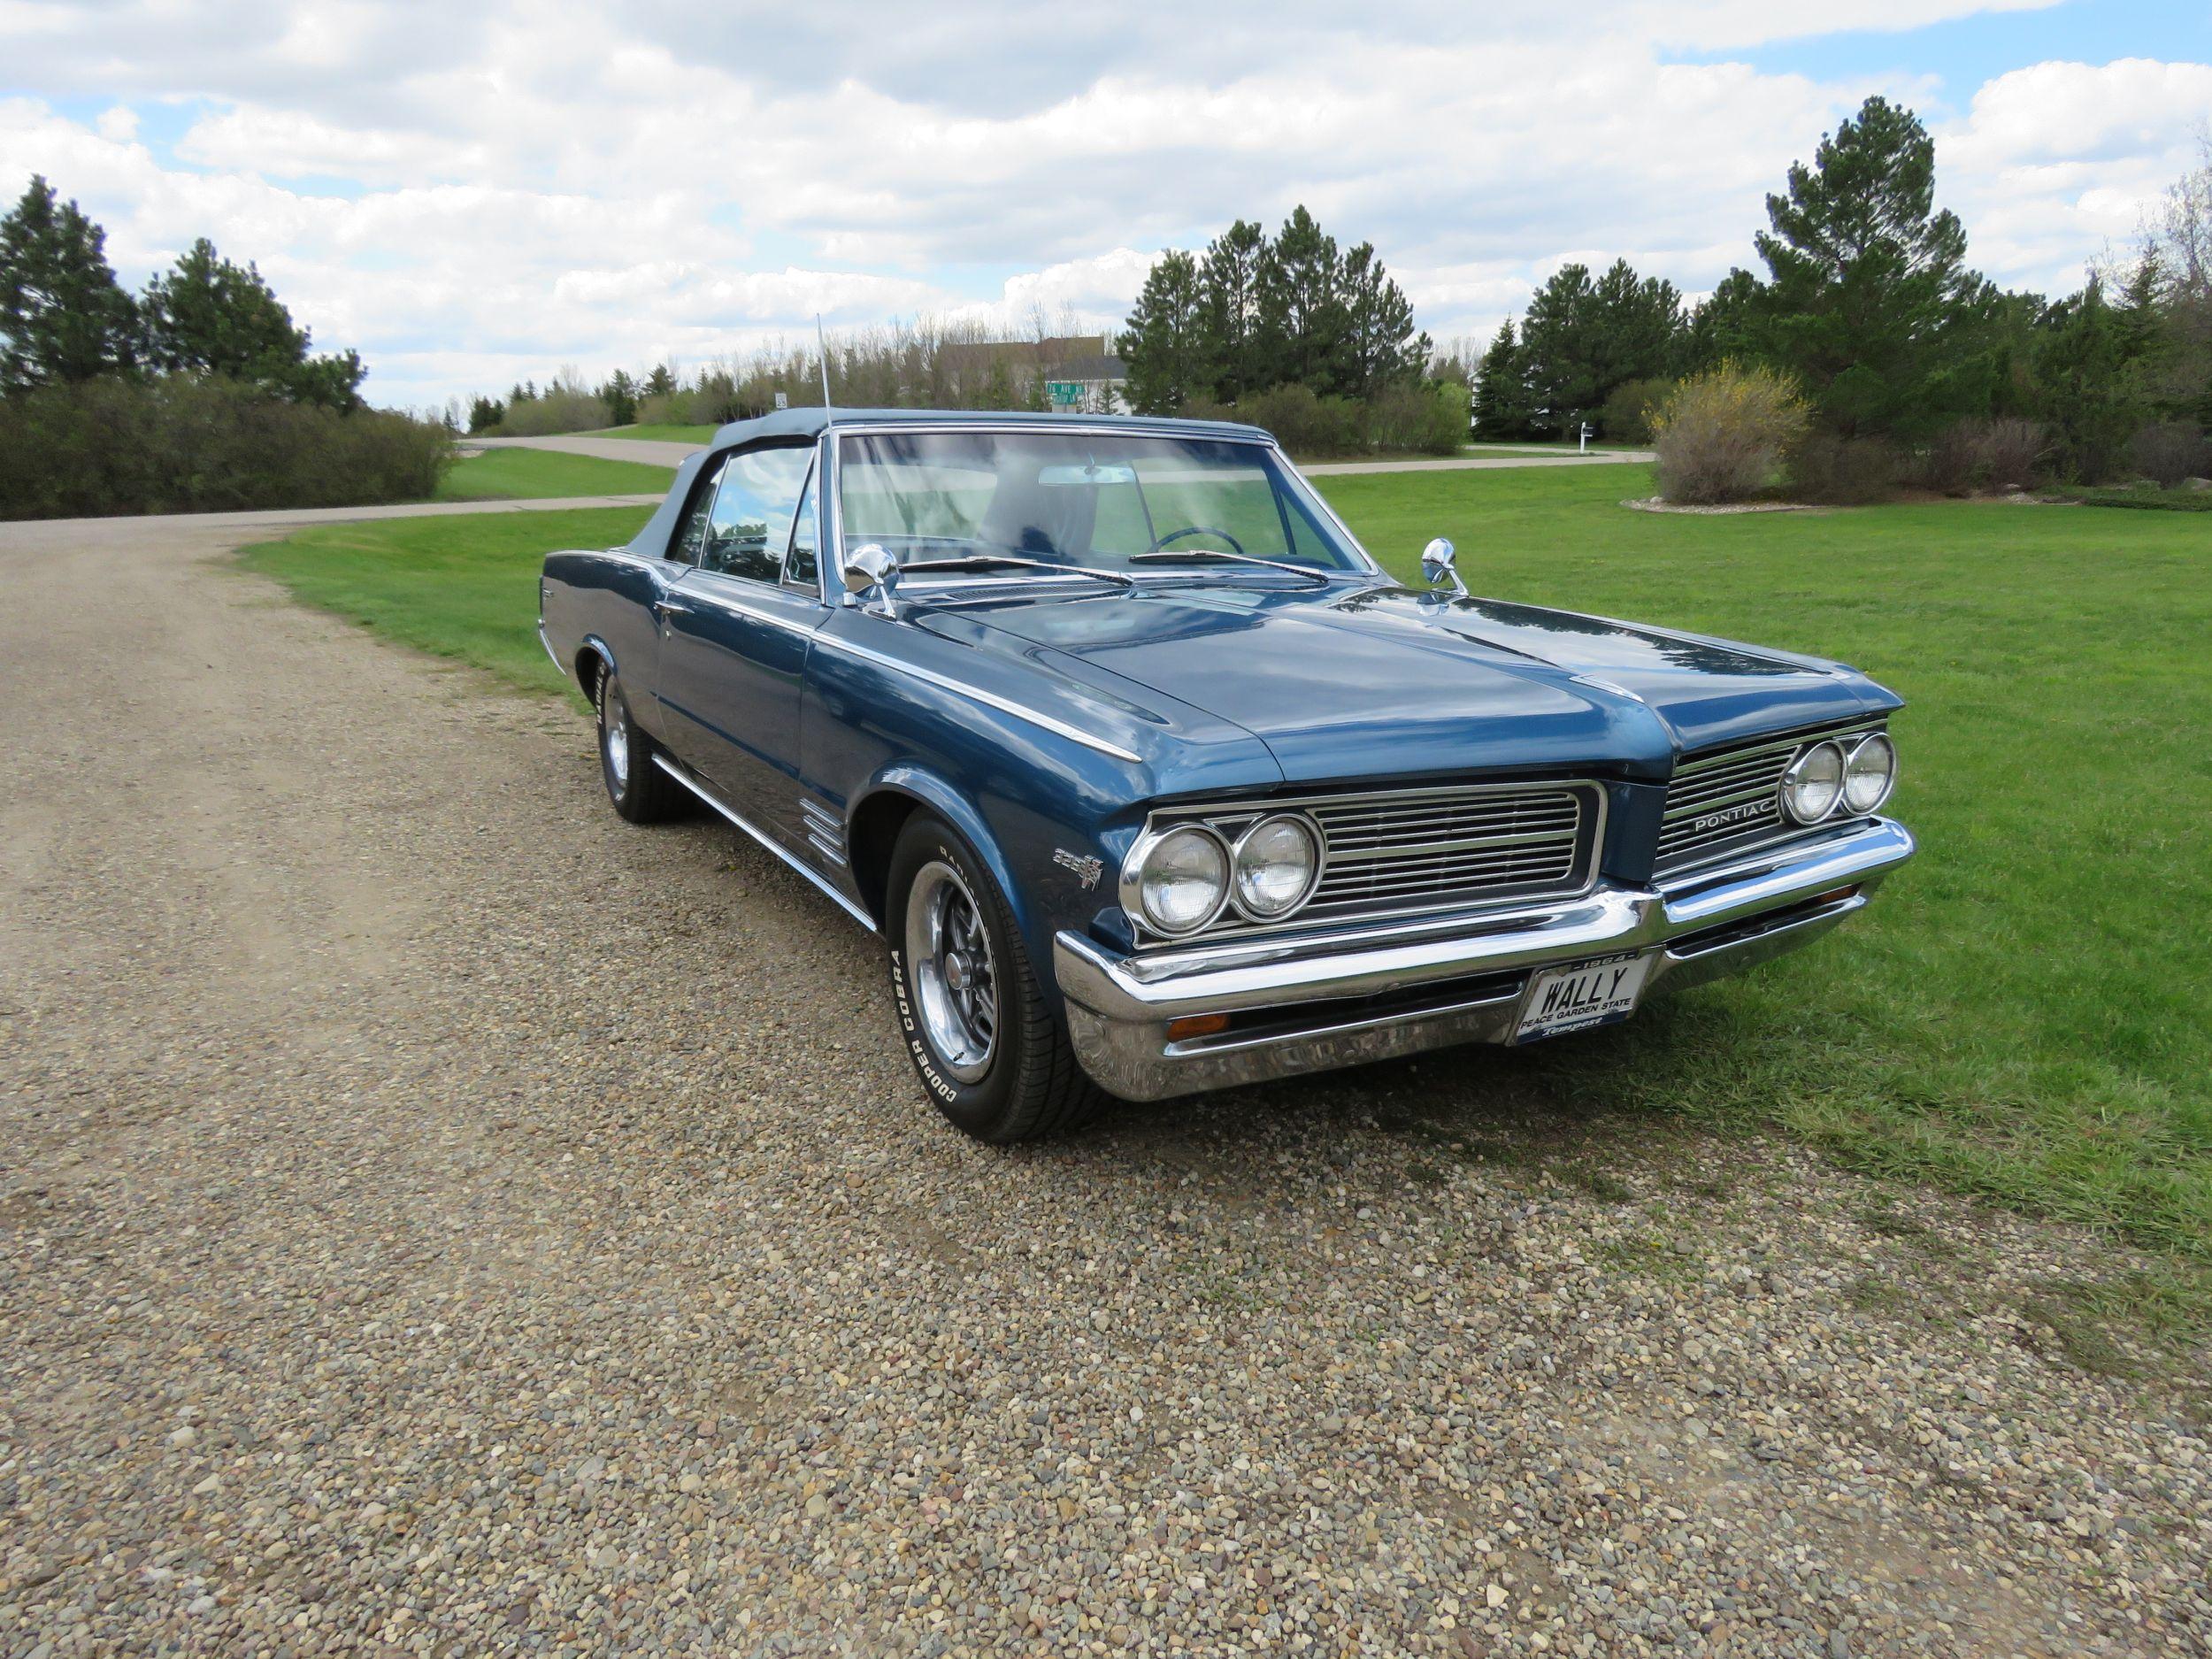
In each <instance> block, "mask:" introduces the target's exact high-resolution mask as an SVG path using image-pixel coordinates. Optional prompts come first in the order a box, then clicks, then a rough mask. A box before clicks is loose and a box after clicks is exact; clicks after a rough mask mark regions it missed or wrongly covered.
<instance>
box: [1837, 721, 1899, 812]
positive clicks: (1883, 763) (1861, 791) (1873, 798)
mask: <svg viewBox="0 0 2212 1659" xmlns="http://www.w3.org/2000/svg"><path fill="white" fill-rule="evenodd" d="M1895 787H1897V745H1896V744H1894V743H1893V742H1891V741H1889V738H1888V736H1887V735H1886V733H1881V732H1877V733H1874V734H1873V735H1872V736H1870V737H1867V738H1863V739H1862V740H1861V741H1860V742H1859V745H1858V747H1857V748H1856V749H1853V750H1852V751H1851V757H1850V758H1849V759H1848V760H1847V761H1846V762H1845V763H1844V767H1843V810H1845V811H1847V812H1848V813H1850V814H1852V815H1853V816H1854V817H1857V816H1859V815H1861V814H1863V813H1867V812H1871V811H1873V810H1874V809H1875V808H1877V807H1878V806H1880V805H1881V804H1882V803H1883V802H1885V801H1886V800H1888V799H1889V792H1890V791H1891V790H1893V789H1894V788H1895Z"/></svg>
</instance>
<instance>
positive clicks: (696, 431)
mask: <svg viewBox="0 0 2212 1659" xmlns="http://www.w3.org/2000/svg"><path fill="white" fill-rule="evenodd" d="M717 430H718V428H716V427H713V426H610V427H608V428H607V429H606V430H605V431H604V432H593V433H587V434H585V435H586V436H587V437H592V438H643V439H645V440H647V441H648V442H653V443H704V442H706V441H707V440H708V439H709V438H711V437H712V436H714V434H715V433H716V431H717Z"/></svg>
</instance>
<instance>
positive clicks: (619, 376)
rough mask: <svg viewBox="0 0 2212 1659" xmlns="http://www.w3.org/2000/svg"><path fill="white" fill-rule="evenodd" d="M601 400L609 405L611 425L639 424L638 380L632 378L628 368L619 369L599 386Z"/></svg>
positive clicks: (608, 415)
mask: <svg viewBox="0 0 2212 1659" xmlns="http://www.w3.org/2000/svg"><path fill="white" fill-rule="evenodd" d="M599 401H600V402H601V403H604V404H606V406H607V424H608V425H609V426H635V425H636V424H637V382H636V381H635V380H632V379H631V378H630V372H629V370H627V369H617V370H616V371H615V372H614V373H613V374H611V376H609V377H608V380H607V383H606V384H605V385H604V386H603V387H601V388H599Z"/></svg>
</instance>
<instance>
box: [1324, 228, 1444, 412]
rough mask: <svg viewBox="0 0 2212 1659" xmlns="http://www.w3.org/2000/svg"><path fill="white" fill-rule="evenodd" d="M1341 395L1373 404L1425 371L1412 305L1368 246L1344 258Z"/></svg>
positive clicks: (1425, 342) (1425, 351) (1425, 350)
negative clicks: (1348, 394)
mask: <svg viewBox="0 0 2212 1659" xmlns="http://www.w3.org/2000/svg"><path fill="white" fill-rule="evenodd" d="M1342 294H1343V302H1344V360H1343V363H1342V365H1341V366H1340V371H1339V373H1338V376H1337V380H1338V383H1339V384H1340V386H1341V387H1342V388H1343V389H1344V390H1346V391H1348V392H1351V393H1353V394H1355V395H1356V396H1361V397H1368V398H1371V397H1373V396H1376V395H1377V394H1378V393H1379V392H1381V391H1382V390H1383V389H1384V388H1386V387H1391V386H1402V385H1406V384H1409V383H1410V382H1412V381H1414V380H1419V379H1420V378H1421V374H1422V372H1423V371H1424V370H1425V368H1426V367H1427V366H1428V360H1429V344H1430V342H1429V337H1428V336H1427V335H1426V334H1423V333H1421V332H1420V331H1419V330H1418V329H1417V328H1415V327H1414V326H1413V302H1412V301H1410V300H1409V299H1408V298H1406V296H1405V294H1404V291H1403V290H1402V289H1401V288H1399V287H1398V285H1397V284H1396V283H1395V282H1394V281H1392V280H1390V276H1389V273H1386V271H1385V270H1384V269H1383V265H1382V261H1381V260H1379V259H1378V258H1376V257H1375V248H1374V244H1373V243H1371V242H1362V243H1360V245H1359V246H1358V247H1356V248H1355V249H1353V250H1352V251H1351V252H1350V253H1348V254H1347V255H1346V256H1345V257H1344V273H1343V281H1342Z"/></svg>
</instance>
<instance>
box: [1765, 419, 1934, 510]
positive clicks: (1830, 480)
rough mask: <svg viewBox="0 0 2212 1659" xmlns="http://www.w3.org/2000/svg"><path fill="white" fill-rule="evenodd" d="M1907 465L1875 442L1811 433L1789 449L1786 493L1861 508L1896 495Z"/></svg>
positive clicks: (1896, 455)
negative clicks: (1787, 491) (1787, 488)
mask: <svg viewBox="0 0 2212 1659" xmlns="http://www.w3.org/2000/svg"><path fill="white" fill-rule="evenodd" d="M1904 476H1905V464H1904V462H1903V460H1902V459H1901V457H1899V455H1898V453H1897V451H1896V450H1895V449H1892V448H1891V447H1890V446H1889V445H1888V444H1887V443H1886V442H1884V441H1883V440H1881V439H1879V438H1839V437H1837V436H1836V435H1835V434H1833V433H1830V432H1815V433H1810V434H1807V435H1806V436H1805V437H1804V438H1802V439H1801V440H1800V441H1799V442H1797V444H1796V445H1795V446H1794V447H1793V449H1791V450H1790V457H1789V491H1790V494H1791V495H1794V496H1795V497H1796V498H1797V499H1798V500H1800V501H1815V502H1822V503H1826V504H1827V505H1829V506H1832V507H1863V506H1866V505H1868V504H1869V503H1873V502H1878V501H1886V500H1888V499H1889V498H1890V497H1891V496H1893V495H1895V494H1896V493H1897V487H1898V485H1899V484H1900V482H1901V481H1902V480H1903V478H1904Z"/></svg>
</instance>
